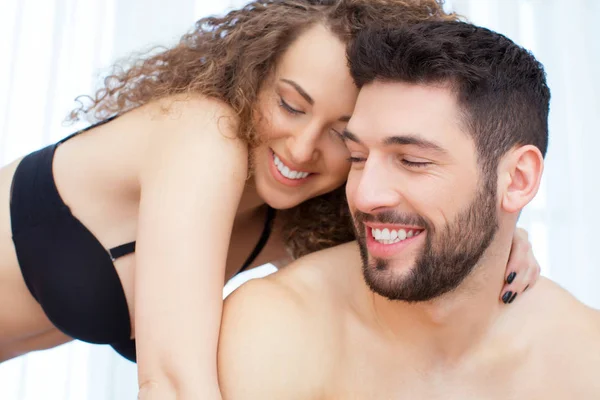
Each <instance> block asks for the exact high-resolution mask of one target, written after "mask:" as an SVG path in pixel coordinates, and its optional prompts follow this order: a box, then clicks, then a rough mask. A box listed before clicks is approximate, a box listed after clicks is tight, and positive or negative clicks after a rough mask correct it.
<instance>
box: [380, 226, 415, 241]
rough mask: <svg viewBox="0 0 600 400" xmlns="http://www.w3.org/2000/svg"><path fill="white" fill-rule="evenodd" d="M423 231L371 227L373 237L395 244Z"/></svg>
mask: <svg viewBox="0 0 600 400" xmlns="http://www.w3.org/2000/svg"><path fill="white" fill-rule="evenodd" d="M421 232H422V231H420V230H416V229H409V230H406V229H392V230H390V229H388V228H385V229H371V234H372V235H373V238H374V239H375V240H376V241H378V242H379V243H383V244H393V243H398V242H401V241H403V240H405V239H410V238H411V237H413V236H417V235H418V234H419V233H421Z"/></svg>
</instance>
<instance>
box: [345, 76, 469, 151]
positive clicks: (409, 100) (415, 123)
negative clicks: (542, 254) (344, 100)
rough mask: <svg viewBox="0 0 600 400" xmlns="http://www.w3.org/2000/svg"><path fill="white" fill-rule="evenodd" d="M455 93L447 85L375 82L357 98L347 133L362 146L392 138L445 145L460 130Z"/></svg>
mask: <svg viewBox="0 0 600 400" xmlns="http://www.w3.org/2000/svg"><path fill="white" fill-rule="evenodd" d="M460 117H461V112H460V109H459V107H458V103H457V100H456V95H455V93H454V92H453V91H452V90H451V88H450V87H448V86H446V85H436V86H434V85H420V84H411V83H405V82H382V81H375V82H373V83H371V84H368V85H365V86H364V87H363V88H362V89H361V91H360V93H359V96H358V100H357V103H356V107H355V109H354V113H353V115H352V118H351V119H350V121H349V123H348V129H347V130H348V132H350V133H351V135H353V136H354V138H355V139H357V140H358V141H360V142H370V141H373V140H375V141H377V142H379V141H381V140H384V138H386V137H391V136H418V137H421V138H423V139H430V140H431V141H441V142H442V143H443V142H445V140H444V139H447V137H446V138H445V137H444V135H443V134H444V133H446V135H447V134H449V132H448V131H450V130H457V129H459V128H461V124H460Z"/></svg>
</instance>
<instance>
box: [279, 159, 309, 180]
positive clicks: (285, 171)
mask: <svg viewBox="0 0 600 400" xmlns="http://www.w3.org/2000/svg"><path fill="white" fill-rule="evenodd" d="M273 161H274V162H275V166H276V167H277V170H278V171H279V172H281V175H283V176H285V177H286V178H288V179H304V178H306V177H307V176H308V175H310V172H302V171H294V170H291V169H289V167H288V166H287V165H285V164H284V163H283V162H281V160H280V159H279V157H277V154H275V153H273Z"/></svg>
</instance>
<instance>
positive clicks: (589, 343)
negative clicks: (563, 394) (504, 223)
mask: <svg viewBox="0 0 600 400" xmlns="http://www.w3.org/2000/svg"><path fill="white" fill-rule="evenodd" d="M523 297H524V298H523V299H522V300H523V303H524V309H523V311H524V313H523V314H522V315H521V319H522V321H523V323H524V326H529V327H532V329H531V333H532V339H531V341H532V343H534V344H535V345H534V348H535V349H536V350H535V352H534V353H535V354H537V356H538V359H539V360H540V365H544V368H547V369H548V370H547V374H548V375H547V376H548V377H552V380H553V381H554V384H556V385H558V386H557V388H558V387H559V386H562V387H568V388H572V390H574V388H578V390H581V391H582V392H581V394H582V395H584V394H585V396H588V394H589V393H593V394H594V396H597V397H577V396H575V397H574V398H600V381H599V380H598V379H597V371H599V370H600V311H599V310H597V309H594V308H591V307H589V306H587V305H585V304H583V303H582V302H581V301H579V300H578V299H577V298H575V296H573V295H572V294H571V293H569V292H568V291H567V290H565V289H564V288H562V287H560V286H559V285H558V284H556V283H555V282H552V281H551V280H548V279H545V278H541V279H540V282H538V284H536V286H535V288H534V289H532V291H531V293H527V295H525V296H523Z"/></svg>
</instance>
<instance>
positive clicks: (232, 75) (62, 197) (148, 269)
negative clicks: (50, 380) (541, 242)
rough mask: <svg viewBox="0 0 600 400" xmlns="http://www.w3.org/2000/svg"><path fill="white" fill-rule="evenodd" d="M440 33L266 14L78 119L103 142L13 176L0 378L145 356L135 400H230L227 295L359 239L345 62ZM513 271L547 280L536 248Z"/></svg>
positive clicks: (159, 68) (368, 12) (24, 164)
mask: <svg viewBox="0 0 600 400" xmlns="http://www.w3.org/2000/svg"><path fill="white" fill-rule="evenodd" d="M431 18H437V19H439V18H452V17H451V16H447V15H445V14H444V13H443V11H442V9H441V7H440V6H439V4H438V3H437V2H436V1H434V0H429V1H421V2H420V3H419V5H417V4H414V3H413V2H410V1H401V0H396V1H394V0H380V1H375V0H347V1H341V2H337V1H333V0H331V1H325V0H323V1H316V0H293V1H292V0H279V1H277V0H264V1H256V2H253V3H250V4H249V5H248V6H246V7H244V8H243V9H241V10H236V11H232V12H230V13H229V14H228V15H227V16H225V17H223V18H206V19H203V20H200V21H199V22H198V24H197V26H196V29H195V30H194V31H193V32H192V33H190V34H188V35H185V36H184V37H183V38H182V40H181V42H180V43H179V44H178V45H177V46H175V47H174V48H172V49H168V50H166V51H164V52H162V53H160V54H158V55H155V56H153V57H151V58H149V59H147V60H141V61H140V62H139V63H138V64H136V65H134V66H133V67H132V68H130V69H128V70H125V71H124V72H120V73H116V74H115V75H113V76H111V77H110V78H109V79H107V80H106V82H105V87H104V88H103V89H101V90H100V91H99V92H98V93H97V94H96V96H95V97H93V98H92V103H91V105H90V106H89V107H87V108H81V109H79V110H76V111H75V112H74V113H73V115H72V117H73V118H77V117H78V116H79V115H80V114H83V113H86V112H92V113H94V114H95V116H96V117H98V118H99V119H102V122H101V123H100V124H97V125H95V126H93V127H91V128H90V129H87V130H85V133H83V131H82V132H78V133H77V134H75V135H72V136H70V137H68V138H66V139H64V140H62V141H61V142H59V143H57V144H55V145H52V146H49V147H47V148H45V149H42V150H40V151H38V152H35V153H32V154H30V155H28V156H26V157H24V158H23V159H20V160H17V161H15V162H13V163H12V164H10V165H8V166H7V167H5V168H3V169H2V170H1V171H0V192H1V193H2V194H3V196H4V197H3V199H4V201H6V202H7V203H10V207H5V208H4V209H5V211H3V212H2V214H0V229H1V231H0V232H2V237H1V239H0V259H1V260H2V264H0V285H1V288H2V289H1V290H0V300H2V301H4V302H3V304H7V302H10V303H11V304H14V306H13V307H12V308H11V309H10V310H9V309H2V310H1V311H0V326H2V327H3V329H2V331H1V332H0V360H4V359H7V358H11V357H15V356H17V355H19V354H23V353H26V352H28V351H32V350H36V349H43V348H48V347H52V346H56V345H58V344H61V343H64V342H66V341H69V340H71V339H72V338H77V339H81V340H85V341H88V342H92V343H105V344H110V345H112V346H113V347H114V348H115V349H116V350H117V351H119V352H120V353H121V354H123V355H124V356H125V357H127V358H129V359H132V360H134V359H135V355H136V347H135V343H134V341H133V338H135V339H136V343H137V359H138V361H139V383H140V387H141V390H140V398H160V399H168V398H203V399H204V398H219V396H220V395H219V391H218V384H217V377H216V347H217V338H218V330H219V322H220V313H221V303H222V302H221V290H222V287H223V284H224V282H225V281H226V280H228V279H229V278H231V277H232V276H233V275H235V274H236V273H237V272H239V270H240V269H245V268H252V267H255V266H258V265H261V264H264V263H266V262H273V261H282V260H285V259H286V258H287V257H288V254H291V255H293V256H299V255H302V254H305V253H308V252H311V251H315V250H318V249H321V248H326V247H330V246H333V245H336V244H339V243H343V242H347V241H350V240H352V239H353V234H352V230H351V226H350V224H349V223H348V220H347V208H346V205H345V201H344V197H343V194H342V193H343V184H344V182H345V179H346V175H347V172H348V169H349V163H348V162H347V157H348V154H347V151H346V148H345V146H344V144H343V142H342V141H341V140H340V138H339V133H340V132H341V131H342V130H343V129H344V126H345V123H346V122H347V120H348V118H349V116H350V115H351V113H352V111H353V107H354V102H355V99H356V96H357V89H356V87H355V86H354V84H353V82H352V80H351V78H350V74H349V71H348V69H347V66H346V61H345V47H346V44H347V43H348V41H349V40H351V38H352V36H353V34H354V33H355V32H356V31H357V30H359V29H361V28H362V27H363V26H365V25H366V24H370V23H399V22H402V21H407V22H408V21H413V20H414V21H419V20H423V19H431ZM273 209H280V210H288V211H282V212H281V213H279V215H278V217H277V221H275V223H274V224H273V221H274V211H273ZM271 230H273V231H274V232H275V233H276V234H272V235H271V234H270V232H271ZM517 239H518V240H517ZM513 253H514V254H513V256H512V257H511V261H510V262H509V265H508V266H507V276H508V279H507V285H508V287H507V288H506V290H510V291H513V292H517V291H521V290H523V287H524V286H525V285H526V284H528V283H529V281H534V280H535V278H536V274H537V272H538V269H537V265H536V263H535V261H533V262H532V261H531V258H532V256H531V253H530V251H529V248H528V243H527V239H526V238H523V237H522V238H520V239H519V238H516V246H515V247H514V248H513ZM515 273H516V274H517V279H515V275H514V274H515ZM501 295H502V294H501Z"/></svg>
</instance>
